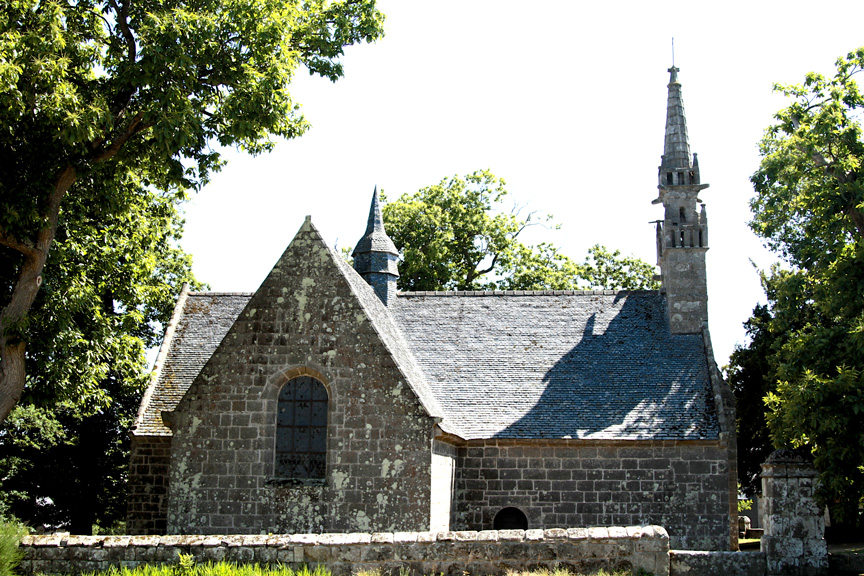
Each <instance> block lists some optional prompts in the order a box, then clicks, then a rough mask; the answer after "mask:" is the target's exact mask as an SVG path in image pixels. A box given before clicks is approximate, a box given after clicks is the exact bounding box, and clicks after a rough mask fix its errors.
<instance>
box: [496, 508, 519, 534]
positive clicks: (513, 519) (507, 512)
mask: <svg viewBox="0 0 864 576" xmlns="http://www.w3.org/2000/svg"><path fill="white" fill-rule="evenodd" d="M492 528H494V529H495V530H527V529H528V518H527V517H526V516H525V514H524V513H523V512H522V511H521V510H519V509H518V508H513V507H512V506H510V507H508V508H504V509H502V510H501V511H500V512H498V514H496V515H495V521H494V522H493V523H492Z"/></svg>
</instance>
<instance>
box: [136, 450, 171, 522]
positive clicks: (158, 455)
mask: <svg viewBox="0 0 864 576" xmlns="http://www.w3.org/2000/svg"><path fill="white" fill-rule="evenodd" d="M130 452H131V458H130V460H129V482H128V483H127V486H126V490H127V492H126V494H127V501H126V509H127V522H126V530H128V531H129V533H130V534H165V531H166V529H167V524H166V509H167V504H168V467H169V465H170V463H171V437H170V436H143V437H139V436H133V437H132V446H131V451H130Z"/></svg>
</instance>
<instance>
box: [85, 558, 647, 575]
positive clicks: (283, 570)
mask: <svg viewBox="0 0 864 576" xmlns="http://www.w3.org/2000/svg"><path fill="white" fill-rule="evenodd" d="M463 574H465V576H468V573H467V572H464V573H463ZM640 574H644V573H642V572H640ZM399 575H400V576H409V575H410V572H409V571H408V570H407V569H406V568H403V569H401V570H400V571H399ZM87 576H331V573H330V571H329V570H328V569H327V568H325V567H323V566H316V567H315V568H309V567H308V566H304V567H302V568H300V569H298V570H292V569H291V568H289V567H287V566H274V567H267V566H261V565H258V564H235V563H233V562H216V563H213V562H207V563H204V564H195V562H194V560H192V556H191V555H185V554H181V555H180V560H179V562H178V563H177V564H166V565H161V566H157V565H150V564H148V565H144V566H139V567H137V568H131V569H130V568H112V569H110V570H107V571H105V572H92V573H90V574H88V575H87ZM356 576H384V572H382V571H381V570H363V571H360V572H357V574H356ZM507 576H584V575H583V574H581V573H580V574H577V573H574V572H571V571H569V570H566V569H564V568H555V569H553V570H547V569H541V570H533V571H528V572H516V571H508V572H507ZM593 576H630V572H629V571H621V572H607V571H605V570H600V571H599V572H594V573H593ZM646 576H647V575H646Z"/></svg>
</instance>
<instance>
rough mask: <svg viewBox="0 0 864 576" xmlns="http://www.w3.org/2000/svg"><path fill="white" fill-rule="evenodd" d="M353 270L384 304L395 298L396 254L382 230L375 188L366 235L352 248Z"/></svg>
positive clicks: (391, 242) (396, 251) (394, 247)
mask: <svg viewBox="0 0 864 576" xmlns="http://www.w3.org/2000/svg"><path fill="white" fill-rule="evenodd" d="M352 256H353V257H354V270H356V271H357V273H358V274H360V276H362V277H363V279H364V280H366V282H367V283H368V284H369V285H370V286H372V288H373V289H374V290H375V294H377V295H378V298H380V299H381V301H382V302H383V303H384V305H385V306H387V305H388V304H390V302H392V301H393V299H394V298H395V297H396V279H397V278H399V271H398V269H397V264H398V262H399V251H398V250H396V245H395V244H393V240H391V239H390V237H389V236H387V232H385V231H384V219H383V218H382V217H381V205H380V203H379V201H378V187H377V186H376V187H375V191H374V192H373V193H372V206H371V208H370V209H369V221H368V223H367V224H366V233H365V234H364V235H363V237H362V238H361V239H360V241H359V242H357V247H356V248H354V253H353V254H352Z"/></svg>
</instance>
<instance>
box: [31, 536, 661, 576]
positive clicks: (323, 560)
mask: <svg viewBox="0 0 864 576" xmlns="http://www.w3.org/2000/svg"><path fill="white" fill-rule="evenodd" d="M21 546H22V548H23V550H24V553H25V555H24V560H23V562H22V563H21V569H20V571H21V573H22V574H25V575H27V576H30V575H33V574H36V573H40V572H41V573H46V574H59V573H65V574H73V573H76V572H81V571H93V570H104V569H107V568H108V567H109V566H128V567H133V566H137V565H139V564H144V563H171V562H176V561H177V555H178V554H179V553H183V554H192V555H193V556H194V557H195V560H196V562H207V561H219V560H227V561H231V562H238V563H253V562H257V563H259V564H277V563H281V564H285V565H288V566H291V567H295V568H296V567H299V566H301V565H303V564H308V565H317V564H324V565H326V566H327V567H328V568H329V569H330V570H331V571H332V572H333V574H334V576H346V575H348V574H352V573H355V572H357V571H359V570H373V569H376V568H380V569H381V570H382V571H384V572H389V573H391V574H399V571H400V569H403V568H407V569H409V570H411V572H413V573H414V574H422V575H426V574H444V575H447V576H462V574H463V573H464V572H468V573H470V574H473V575H478V574H494V575H499V574H503V573H504V572H505V571H506V570H508V569H514V570H523V569H533V568H539V567H547V568H554V567H556V566H563V567H566V568H569V569H571V570H573V571H581V572H594V571H596V570H599V569H600V568H604V569H606V570H609V571H612V570H622V569H630V570H633V571H634V572H635V571H638V570H639V569H640V568H641V569H643V570H645V571H648V572H651V573H653V574H654V575H655V576H668V575H669V535H668V534H667V533H666V530H665V529H663V528H662V527H659V526H628V527H626V528H624V527H610V528H570V529H566V530H565V529H563V528H553V529H548V530H497V531H495V530H490V531H484V532H437V533H435V532H396V533H376V534H291V535H278V536H277V535H273V536H252V535H248V536H246V535H244V536H69V535H65V536H64V535H51V536H27V537H25V538H24V540H23V541H22V543H21Z"/></svg>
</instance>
